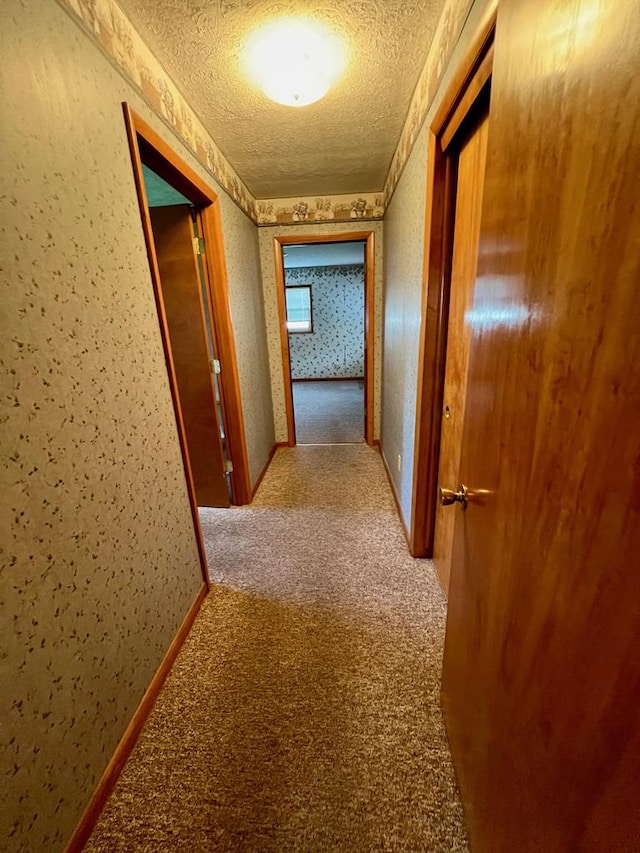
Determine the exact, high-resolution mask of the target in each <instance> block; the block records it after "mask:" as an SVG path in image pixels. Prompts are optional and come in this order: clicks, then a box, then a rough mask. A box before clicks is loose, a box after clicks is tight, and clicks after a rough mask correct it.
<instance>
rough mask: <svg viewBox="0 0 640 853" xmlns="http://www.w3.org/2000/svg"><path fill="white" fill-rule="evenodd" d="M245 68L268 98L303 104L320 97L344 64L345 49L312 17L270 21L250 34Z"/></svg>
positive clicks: (336, 77)
mask: <svg viewBox="0 0 640 853" xmlns="http://www.w3.org/2000/svg"><path fill="white" fill-rule="evenodd" d="M244 59H245V65H246V68H247V71H248V73H249V75H250V76H251V78H252V79H253V80H254V81H255V83H256V84H257V85H258V86H259V87H260V88H261V89H262V91H263V92H264V93H265V95H266V96H267V97H268V98H271V100H272V101H276V103H278V104H284V105H286V106H289V107H304V106H306V105H307V104H313V103H315V102H316V101H319V100H320V98H323V97H324V96H325V95H326V94H327V92H328V91H329V88H330V87H331V85H332V84H333V83H335V81H336V80H337V79H338V78H339V77H340V75H341V74H342V72H343V71H344V68H345V65H346V51H345V49H344V46H343V44H342V42H341V41H340V39H339V38H338V37H337V36H336V35H335V34H334V33H332V32H331V31H330V30H329V29H327V28H326V27H324V26H322V25H321V24H318V23H316V22H312V21H305V20H299V19H291V18H285V19H281V20H277V21H271V22H269V23H268V24H265V25H264V26H262V27H260V28H259V29H257V30H256V31H255V32H254V33H253V34H252V35H251V36H250V38H249V40H248V42H247V44H246V48H245V52H244Z"/></svg>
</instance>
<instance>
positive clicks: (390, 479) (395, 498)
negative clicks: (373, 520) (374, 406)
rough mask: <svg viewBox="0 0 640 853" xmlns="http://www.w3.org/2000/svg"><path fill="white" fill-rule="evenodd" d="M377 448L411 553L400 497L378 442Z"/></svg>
mask: <svg viewBox="0 0 640 853" xmlns="http://www.w3.org/2000/svg"><path fill="white" fill-rule="evenodd" d="M378 449H379V450H380V456H381V457H382V464H383V465H384V470H385V471H386V472H387V479H388V480H389V485H390V486H391V493H392V495H393V499H394V501H395V503H396V510H397V511H398V518H399V519H400V524H401V525H402V530H403V531H404V538H405V539H406V540H407V547H408V548H409V553H411V540H410V538H409V528H408V527H407V524H406V522H405V520H404V515H403V514H402V505H401V504H400V498H399V496H398V491H397V489H396V484H395V483H394V482H393V477H392V476H391V470H390V468H389V463H388V462H387V457H386V456H385V455H384V450H383V449H382V445H381V444H380V443H379V442H378Z"/></svg>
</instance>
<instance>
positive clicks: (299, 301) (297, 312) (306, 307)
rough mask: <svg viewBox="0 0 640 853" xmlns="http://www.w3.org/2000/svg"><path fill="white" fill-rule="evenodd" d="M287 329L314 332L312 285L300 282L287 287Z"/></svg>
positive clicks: (296, 331)
mask: <svg viewBox="0 0 640 853" xmlns="http://www.w3.org/2000/svg"><path fill="white" fill-rule="evenodd" d="M285 293H286V299H287V331H288V332H292V333H294V334H296V333H300V332H313V310H312V305H311V285H310V284H300V285H294V286H292V287H287V289H286V291H285Z"/></svg>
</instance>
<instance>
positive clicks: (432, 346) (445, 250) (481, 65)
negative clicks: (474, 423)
mask: <svg viewBox="0 0 640 853" xmlns="http://www.w3.org/2000/svg"><path fill="white" fill-rule="evenodd" d="M497 11H498V0H491V2H489V4H488V6H487V8H486V10H485V12H484V14H483V16H482V18H481V20H480V21H479V23H478V26H477V28H476V31H475V33H474V35H473V37H472V39H471V42H470V44H469V48H468V50H467V52H466V54H465V56H464V57H463V58H462V60H461V62H460V64H459V66H458V68H457V69H456V72H455V74H454V76H453V79H452V80H451V83H450V84H449V87H448V88H447V90H446V92H445V94H444V97H443V99H442V101H441V103H440V105H439V107H438V109H437V110H436V112H435V115H434V117H433V120H432V121H431V124H430V126H429V130H428V143H427V144H428V149H427V164H428V165H427V201H426V213H425V229H424V260H423V270H422V304H421V322H420V350H419V360H418V388H417V398H416V401H417V405H416V422H415V439H414V465H413V489H412V497H411V529H410V531H409V550H410V553H411V554H412V556H414V557H431V556H432V554H433V536H434V530H435V514H436V496H437V485H438V463H439V457H440V430H441V425H442V423H441V421H442V417H441V416H442V404H443V395H444V377H445V366H446V356H447V327H448V321H449V294H450V288H451V262H452V253H453V235H454V226H455V212H456V211H455V192H456V186H457V160H456V158H455V157H452V156H451V151H450V148H449V146H450V144H451V141H452V140H453V138H454V137H455V135H456V133H457V132H458V130H459V129H460V127H461V126H462V124H463V122H464V121H465V119H466V118H467V116H468V114H469V112H470V110H471V109H472V108H473V106H474V104H475V103H476V101H477V98H478V96H479V95H480V93H481V92H482V91H483V90H484V88H485V86H486V85H487V84H488V82H489V80H490V78H491V74H492V70H493V43H494V36H495V27H496V18H497Z"/></svg>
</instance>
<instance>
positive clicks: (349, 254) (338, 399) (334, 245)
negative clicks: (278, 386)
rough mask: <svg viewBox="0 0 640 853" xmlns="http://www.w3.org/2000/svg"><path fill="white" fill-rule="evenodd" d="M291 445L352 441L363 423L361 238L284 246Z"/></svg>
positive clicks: (363, 266)
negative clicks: (291, 418) (293, 435)
mask: <svg viewBox="0 0 640 853" xmlns="http://www.w3.org/2000/svg"><path fill="white" fill-rule="evenodd" d="M282 255H283V277H284V307H285V323H286V333H287V343H288V350H289V364H290V388H291V401H292V409H293V413H292V414H293V421H294V430H295V441H296V443H297V444H355V443H360V442H364V441H365V428H366V400H365V397H366V394H365V377H366V364H365V362H366V346H365V320H366V307H365V306H366V298H365V293H366V284H365V282H366V257H365V255H366V241H365V240H362V239H358V240H348V241H340V242H330V243H317V242H316V243H299V244H293V245H285V246H283V248H282Z"/></svg>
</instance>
